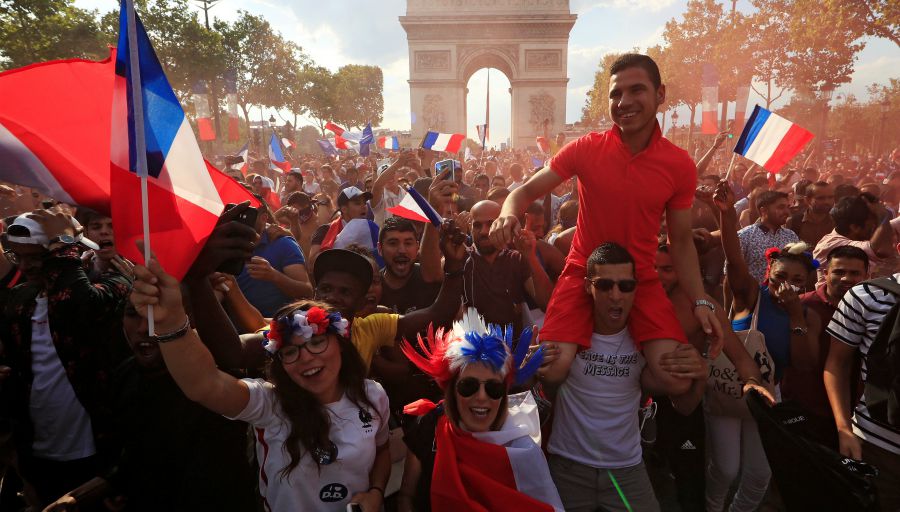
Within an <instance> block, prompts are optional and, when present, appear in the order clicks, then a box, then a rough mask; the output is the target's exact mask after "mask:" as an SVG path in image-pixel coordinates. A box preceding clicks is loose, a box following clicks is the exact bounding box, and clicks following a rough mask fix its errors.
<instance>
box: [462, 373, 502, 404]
mask: <svg viewBox="0 0 900 512" xmlns="http://www.w3.org/2000/svg"><path fill="white" fill-rule="evenodd" d="M482 384H483V385H484V392H485V393H487V396H488V397H489V398H490V399H491V400H500V399H501V398H503V395H504V394H505V393H506V386H505V385H504V384H503V383H502V382H500V381H499V380H497V379H490V380H478V379H476V378H475V377H466V378H464V379H459V381H457V383H456V392H457V393H459V396H461V397H463V398H469V397H470V396H472V395H474V394H475V393H478V390H479V389H481V386H482Z"/></svg>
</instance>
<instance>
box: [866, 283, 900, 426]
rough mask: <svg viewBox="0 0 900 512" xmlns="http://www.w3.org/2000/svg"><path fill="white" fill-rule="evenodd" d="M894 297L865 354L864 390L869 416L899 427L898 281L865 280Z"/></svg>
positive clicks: (899, 303) (899, 332)
mask: <svg viewBox="0 0 900 512" xmlns="http://www.w3.org/2000/svg"><path fill="white" fill-rule="evenodd" d="M866 283H867V284H868V285H869V286H874V287H876V288H881V289H882V290H884V291H886V292H888V293H891V294H892V295H894V297H896V298H897V303H896V304H895V305H894V306H893V307H892V308H891V310H890V311H889V312H888V314H887V315H885V317H884V319H882V321H881V326H880V327H879V328H878V333H877V334H876V335H875V340H874V341H872V346H871V347H870V348H869V353H868V355H867V356H866V387H865V390H864V391H863V397H864V399H865V403H866V408H867V409H868V410H869V416H870V417H871V418H872V420H874V421H875V422H876V423H880V424H882V425H883V426H885V427H887V428H891V429H894V430H896V429H898V428H900V284H898V283H897V282H896V281H894V280H893V279H891V278H890V277H879V278H878V279H872V280H869V281H866Z"/></svg>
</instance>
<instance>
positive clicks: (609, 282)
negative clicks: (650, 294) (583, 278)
mask: <svg viewBox="0 0 900 512" xmlns="http://www.w3.org/2000/svg"><path fill="white" fill-rule="evenodd" d="M588 281H589V282H590V283H591V285H592V286H593V287H594V288H596V289H597V290H600V291H601V292H608V291H610V290H612V289H613V286H618V287H619V291H620V292H622V293H631V292H633V291H634V290H635V288H637V280H635V279H622V280H619V281H615V280H613V279H602V278H599V277H598V278H597V279H588Z"/></svg>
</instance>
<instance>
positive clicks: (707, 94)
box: [700, 63, 719, 135]
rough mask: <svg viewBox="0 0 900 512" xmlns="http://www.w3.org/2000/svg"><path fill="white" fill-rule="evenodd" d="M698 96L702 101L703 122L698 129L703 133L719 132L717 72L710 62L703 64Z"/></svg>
mask: <svg viewBox="0 0 900 512" xmlns="http://www.w3.org/2000/svg"><path fill="white" fill-rule="evenodd" d="M701 83H702V87H701V90H700V96H701V98H702V103H703V118H702V119H703V122H702V124H701V125H700V130H701V132H702V133H703V134H705V135H714V134H716V133H719V123H718V120H717V119H718V115H717V114H718V112H719V74H718V72H716V68H715V66H713V65H712V64H708V63H705V64H703V75H702V77H701Z"/></svg>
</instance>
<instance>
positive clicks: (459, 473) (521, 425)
mask: <svg viewBox="0 0 900 512" xmlns="http://www.w3.org/2000/svg"><path fill="white" fill-rule="evenodd" d="M520 395H524V393H522V394H520ZM528 396H529V397H530V393H528ZM514 397H516V395H510V403H513V399H514ZM520 408H521V409H524V410H528V411H530V412H525V411H522V413H517V411H516V410H515V408H514V407H513V406H511V407H510V416H509V417H508V418H507V420H506V422H505V423H504V425H503V428H501V430H499V431H491V432H480V433H475V434H470V433H468V432H461V431H459V429H456V428H455V427H454V426H453V425H452V423H450V421H449V420H448V419H447V416H442V417H441V418H440V419H439V420H438V424H437V428H436V429H435V445H436V446H437V454H436V455H435V459H434V474H433V480H432V483H431V508H432V510H434V511H435V512H459V511H461V510H466V511H472V512H488V511H493V510H514V511H516V512H554V511H558V512H562V511H563V506H562V502H561V500H560V499H559V494H558V493H557V491H556V486H555V485H554V484H553V480H552V479H551V477H550V471H549V469H548V468H547V462H546V459H544V454H543V452H541V448H540V444H539V442H540V438H539V437H538V439H537V442H536V441H535V440H534V438H533V436H539V433H540V426H539V421H538V420H537V418H536V416H537V406H536V405H534V399H533V398H528V399H526V400H523V403H522V404H521V406H520ZM532 409H533V411H532ZM523 416H535V418H534V419H533V420H528V419H527V418H523Z"/></svg>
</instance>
